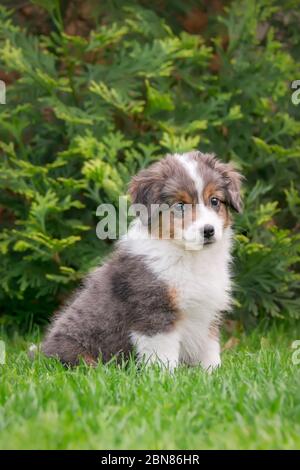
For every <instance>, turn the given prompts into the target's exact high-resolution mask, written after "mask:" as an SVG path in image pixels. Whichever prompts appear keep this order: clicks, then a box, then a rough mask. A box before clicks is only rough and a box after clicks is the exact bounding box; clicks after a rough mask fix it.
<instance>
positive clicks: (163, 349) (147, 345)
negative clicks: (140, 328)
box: [131, 330, 180, 371]
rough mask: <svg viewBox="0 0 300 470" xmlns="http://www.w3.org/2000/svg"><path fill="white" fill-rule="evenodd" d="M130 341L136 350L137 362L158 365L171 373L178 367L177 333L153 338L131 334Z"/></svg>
mask: <svg viewBox="0 0 300 470" xmlns="http://www.w3.org/2000/svg"><path fill="white" fill-rule="evenodd" d="M131 340H132V343H133V345H134V346H135V348H136V352H137V356H138V360H139V362H141V361H144V362H145V363H146V364H153V363H158V364H160V365H161V366H163V367H165V368H166V369H168V370H170V371H173V370H174V369H175V367H177V365H178V361H179V348H180V336H179V333H178V332H177V331H174V330H173V331H170V332H166V333H158V334H155V335H153V336H148V335H144V334H141V333H138V332H136V331H135V332H132V333H131Z"/></svg>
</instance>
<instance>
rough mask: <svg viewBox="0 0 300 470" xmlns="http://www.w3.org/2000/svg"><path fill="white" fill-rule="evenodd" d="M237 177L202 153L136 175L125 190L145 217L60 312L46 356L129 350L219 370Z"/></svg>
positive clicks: (98, 355) (74, 359)
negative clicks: (166, 221) (143, 208)
mask: <svg viewBox="0 0 300 470" xmlns="http://www.w3.org/2000/svg"><path fill="white" fill-rule="evenodd" d="M240 183H241V175H240V174H239V173H238V172H237V171H236V170H235V168H234V167H233V166H232V165H231V164H229V163H222V162H220V161H219V160H217V159H216V158H215V156H214V155H211V154H203V153H201V152H190V153H185V154H180V155H179V154H175V155H167V156H166V157H165V158H164V159H162V160H160V161H158V162H156V163H154V164H152V165H151V166H150V167H149V168H147V169H143V170H141V171H140V172H139V173H138V174H137V175H136V176H134V177H133V178H132V180H131V183H130V187H129V193H130V196H131V199H132V202H133V203H134V204H138V205H139V206H141V207H145V208H146V216H145V212H144V213H142V211H141V213H139V215H138V216H137V217H136V218H135V220H134V221H133V223H132V224H131V225H130V227H129V230H128V233H127V234H126V235H125V236H124V237H122V238H121V239H120V240H119V241H118V242H117V244H116V249H115V251H114V254H113V255H112V256H111V258H110V259H109V260H108V261H107V262H106V263H105V264H104V265H103V266H101V267H99V268H97V269H96V270H95V271H94V272H92V273H91V274H90V275H89V276H87V278H86V280H85V282H84V285H83V287H81V288H80V289H79V290H78V292H77V293H76V294H75V296H74V297H73V299H72V300H71V301H70V302H69V303H68V305H67V306H65V307H64V308H63V309H62V311H61V312H59V313H58V314H57V315H56V316H55V318H54V320H53V322H52V325H50V328H49V330H48V333H47V335H46V337H45V340H44V342H43V344H42V351H43V353H44V354H45V355H47V356H51V357H57V358H59V359H60V360H61V362H62V363H64V364H66V365H76V364H77V363H78V362H79V361H80V359H82V360H84V361H85V362H86V363H88V364H92V365H94V364H96V363H97V361H98V360H102V361H104V362H107V361H109V360H110V359H112V358H113V357H119V358H120V357H123V358H125V359H126V358H128V357H129V355H130V354H131V353H132V354H135V357H136V358H137V361H139V362H140V361H145V363H147V364H149V363H153V362H157V363H159V364H160V365H161V366H162V367H165V368H167V369H169V370H173V369H174V368H175V367H177V366H178V365H179V364H188V365H192V366H194V365H201V366H202V367H203V368H204V369H205V370H209V371H210V370H212V369H214V368H216V367H218V366H219V365H220V364H221V359H220V343H219V326H220V322H221V318H222V312H224V311H227V310H228V309H229V308H230V305H231V277H230V262H231V255H230V252H231V246H232V229H231V216H230V209H233V210H235V211H237V212H240V211H241V205H242V204H241V197H240ZM153 207H154V210H153ZM164 220H168V221H169V223H168V224H163V221H164Z"/></svg>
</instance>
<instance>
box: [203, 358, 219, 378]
mask: <svg viewBox="0 0 300 470" xmlns="http://www.w3.org/2000/svg"><path fill="white" fill-rule="evenodd" d="M201 365H202V367H203V369H204V370H205V371H206V372H208V373H209V374H211V373H212V372H213V371H214V370H215V369H217V368H218V367H220V366H221V357H220V354H218V355H216V356H215V357H208V358H205V359H204V360H202V361H201Z"/></svg>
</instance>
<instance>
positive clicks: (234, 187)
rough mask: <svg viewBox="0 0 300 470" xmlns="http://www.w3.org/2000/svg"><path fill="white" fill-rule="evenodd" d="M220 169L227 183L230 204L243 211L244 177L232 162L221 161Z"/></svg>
mask: <svg viewBox="0 0 300 470" xmlns="http://www.w3.org/2000/svg"><path fill="white" fill-rule="evenodd" d="M218 170H219V172H220V173H221V174H222V178H223V180H224V183H225V184H224V186H225V194H226V199H227V202H228V204H229V206H230V207H231V208H232V209H234V210H235V211H236V212H242V210H243V203H242V198H241V182H242V180H243V179H244V177H243V176H242V175H241V174H240V173H239V172H238V171H237V170H236V168H235V167H234V166H233V165H232V163H219V164H218Z"/></svg>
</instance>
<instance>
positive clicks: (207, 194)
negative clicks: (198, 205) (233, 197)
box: [203, 182, 231, 228]
mask: <svg viewBox="0 0 300 470" xmlns="http://www.w3.org/2000/svg"><path fill="white" fill-rule="evenodd" d="M212 197H216V198H218V199H219V200H220V201H221V204H220V207H219V209H218V211H217V213H218V215H219V216H220V217H221V218H222V219H223V226H224V228H226V227H228V226H229V225H230V224H231V217H230V213H229V210H228V207H227V205H226V204H225V203H224V201H225V195H224V192H223V191H222V190H221V189H220V188H218V186H217V185H216V184H215V183H214V182H210V183H208V184H207V185H206V186H205V188H204V191H203V200H204V203H205V205H206V206H208V207H211V206H210V199H211V198H212Z"/></svg>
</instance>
